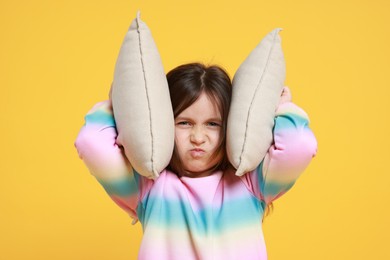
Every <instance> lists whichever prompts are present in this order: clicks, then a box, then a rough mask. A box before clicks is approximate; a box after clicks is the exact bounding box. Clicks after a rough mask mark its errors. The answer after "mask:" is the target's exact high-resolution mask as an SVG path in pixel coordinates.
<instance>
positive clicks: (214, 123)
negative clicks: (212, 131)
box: [207, 122, 221, 127]
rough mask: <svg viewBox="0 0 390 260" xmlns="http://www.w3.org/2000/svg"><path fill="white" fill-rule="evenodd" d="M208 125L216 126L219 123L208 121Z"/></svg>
mask: <svg viewBox="0 0 390 260" xmlns="http://www.w3.org/2000/svg"><path fill="white" fill-rule="evenodd" d="M207 125H208V126H213V127H217V126H221V125H220V124H219V123H217V122H208V123H207Z"/></svg>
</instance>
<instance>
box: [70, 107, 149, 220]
mask: <svg viewBox="0 0 390 260" xmlns="http://www.w3.org/2000/svg"><path fill="white" fill-rule="evenodd" d="M116 136H117V132H116V128H115V120H114V117H113V114H112V106H111V102H110V101H103V102H100V103H98V104H96V105H95V106H94V107H93V108H92V109H91V110H90V111H89V112H88V113H87V115H86V116H85V125H84V126H83V127H82V128H81V130H80V133H79V135H78V136H77V139H76V142H75V147H76V149H77V151H78V154H79V157H80V158H81V159H82V160H83V161H84V163H85V164H86V166H87V168H88V169H89V171H90V173H91V174H92V175H93V176H95V178H96V179H97V181H98V182H99V183H100V184H101V185H102V186H103V188H104V189H105V190H106V192H107V193H108V195H109V196H110V197H111V199H112V200H113V201H114V202H115V203H116V204H118V205H119V206H120V207H121V208H122V209H124V210H125V211H126V212H127V213H128V214H129V215H130V216H131V217H132V218H133V219H134V220H136V219H137V214H136V209H137V207H138V202H139V196H140V193H141V192H140V190H141V188H142V184H143V182H144V181H147V180H144V178H142V177H141V176H139V175H138V174H137V173H136V172H135V171H133V169H132V167H131V165H130V163H129V161H128V160H127V159H126V157H125V155H124V152H123V150H122V149H121V147H119V146H118V145H117V144H116Z"/></svg>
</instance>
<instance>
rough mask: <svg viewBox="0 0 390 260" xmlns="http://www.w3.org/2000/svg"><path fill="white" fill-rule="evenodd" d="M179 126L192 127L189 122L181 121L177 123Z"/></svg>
mask: <svg viewBox="0 0 390 260" xmlns="http://www.w3.org/2000/svg"><path fill="white" fill-rule="evenodd" d="M176 124H177V125H183V126H187V125H190V122H188V121H179V122H177V123H176Z"/></svg>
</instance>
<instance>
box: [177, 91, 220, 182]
mask: <svg viewBox="0 0 390 260" xmlns="http://www.w3.org/2000/svg"><path fill="white" fill-rule="evenodd" d="M222 123H223V122H222V117H221V113H220V112H219V110H218V107H217V105H216V104H214V103H213V102H212V101H211V100H210V98H209V97H208V96H207V95H206V94H205V93H202V94H201V96H200V97H199V98H198V99H197V100H196V101H195V102H194V103H193V104H192V105H191V106H189V107H188V108H186V109H185V110H184V111H183V112H181V113H180V114H179V115H178V116H177V117H176V118H175V144H176V149H177V153H178V155H179V157H180V160H181V161H182V165H183V168H184V170H185V171H186V172H185V173H179V174H183V175H187V176H190V177H204V176H208V175H210V174H211V173H212V168H213V166H215V165H216V164H217V163H218V162H219V161H220V160H221V159H222V156H223V152H222V151H221V152H219V153H218V154H215V152H216V151H217V148H218V145H219V142H220V132H221V127H222Z"/></svg>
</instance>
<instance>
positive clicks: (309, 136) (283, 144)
mask: <svg viewBox="0 0 390 260" xmlns="http://www.w3.org/2000/svg"><path fill="white" fill-rule="evenodd" d="M85 121H86V122H85V125H84V126H83V127H82V129H81V131H80V133H79V135H78V137H77V140H76V142H75V146H76V148H77V150H78V153H79V156H80V158H81V159H82V160H83V161H84V162H85V164H86V165H87V167H88V168H89V170H90V172H91V173H92V174H93V175H94V176H95V177H96V179H97V180H98V181H99V183H100V184H101V185H102V186H103V187H104V189H105V190H106V192H107V193H108V195H109V196H110V197H111V198H112V200H114V201H115V202H116V203H117V204H118V205H119V206H120V207H121V208H122V209H124V210H125V211H126V212H127V213H128V214H129V215H130V216H131V217H132V218H133V219H134V220H139V221H140V222H141V224H142V227H143V240H142V243H141V248H140V250H139V254H138V259H142V260H144V259H145V260H154V259H156V260H176V259H177V260H184V259H185V260H192V259H204V260H206V259H210V260H211V259H214V260H219V259H221V260H229V259H232V260H238V259H245V260H251V259H267V253H266V247H265V242H264V237H263V232H262V217H263V214H264V211H265V208H266V205H267V204H268V203H271V202H272V201H273V200H275V199H277V198H278V197H280V196H281V195H282V194H284V193H285V192H286V191H288V190H289V189H290V188H291V187H292V186H293V184H294V183H295V181H296V179H297V178H298V177H299V175H300V174H301V173H302V172H303V171H304V169H305V168H306V166H307V165H308V164H309V162H310V161H311V159H312V157H313V156H314V155H315V153H316V149H317V142H316V139H315V137H314V135H313V133H312V132H311V130H310V129H309V128H308V117H307V115H306V113H305V112H304V111H303V110H302V109H301V108H299V107H297V106H296V105H295V104H293V103H291V102H287V103H284V104H282V105H280V106H279V107H278V109H277V113H276V117H275V127H274V143H273V145H272V146H271V147H270V149H269V151H268V154H267V155H266V157H265V158H264V160H263V161H262V162H261V164H260V165H259V167H258V168H257V169H256V170H254V171H253V172H249V173H247V174H245V175H244V176H242V177H238V176H235V175H234V170H226V171H225V172H221V171H219V172H215V173H214V174H212V175H210V176H207V177H202V178H189V177H178V175H177V174H175V173H173V172H170V171H168V170H164V171H163V172H162V173H161V174H160V176H159V177H158V178H157V179H156V180H151V179H147V178H145V177H143V176H141V175H139V174H138V173H137V172H136V171H135V170H134V169H132V167H131V165H130V163H129V162H128V161H127V159H126V157H125V156H124V152H123V150H122V148H121V147H119V146H118V145H117V144H116V142H115V141H116V136H117V132H116V128H115V121H114V117H113V114H112V110H111V105H110V103H109V101H103V102H100V103H98V104H96V105H95V106H94V107H93V108H92V109H91V111H89V112H88V114H87V115H86V117H85Z"/></svg>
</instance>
